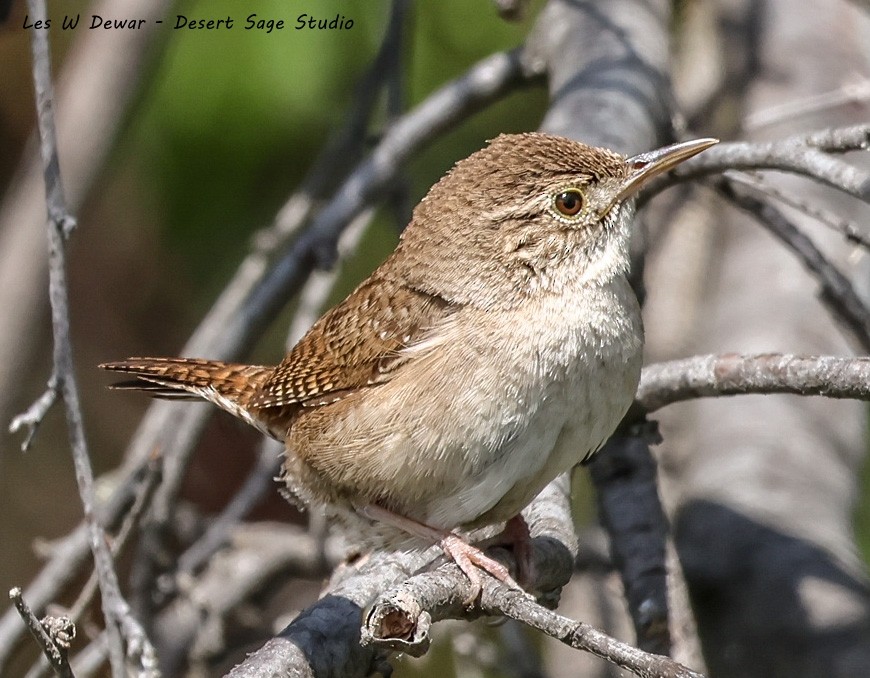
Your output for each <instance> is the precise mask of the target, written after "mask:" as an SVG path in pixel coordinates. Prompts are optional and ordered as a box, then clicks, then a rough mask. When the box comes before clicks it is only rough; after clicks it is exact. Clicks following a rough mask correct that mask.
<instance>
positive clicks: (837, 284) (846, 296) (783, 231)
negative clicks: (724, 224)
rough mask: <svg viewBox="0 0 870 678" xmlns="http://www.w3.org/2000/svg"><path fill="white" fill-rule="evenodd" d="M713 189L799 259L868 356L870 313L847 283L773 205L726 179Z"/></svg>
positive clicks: (837, 316) (836, 315) (824, 297)
mask: <svg viewBox="0 0 870 678" xmlns="http://www.w3.org/2000/svg"><path fill="white" fill-rule="evenodd" d="M716 188H717V190H718V191H719V193H720V195H722V196H724V197H725V198H726V199H727V200H728V201H729V202H731V203H732V204H734V205H735V206H737V207H739V208H740V209H742V210H743V211H745V212H747V213H749V214H751V215H752V216H753V217H755V218H756V219H758V220H759V221H760V222H761V224H762V225H763V226H764V227H765V228H767V230H768V231H770V232H771V233H772V234H773V235H774V236H776V237H777V238H778V239H779V240H780V241H781V242H782V243H783V244H785V245H786V247H788V248H789V249H790V250H792V251H793V252H794V253H795V254H796V255H797V256H798V258H799V259H800V260H801V263H803V265H804V266H806V268H807V269H808V270H809V272H810V273H811V274H812V275H813V277H814V278H816V280H818V281H819V283H820V284H821V287H822V292H821V299H822V301H823V302H824V304H825V306H826V307H827V308H828V309H829V310H830V311H831V312H832V314H833V315H834V318H835V319H837V320H838V321H840V323H841V324H842V325H843V326H844V327H845V328H847V329H848V330H849V331H850V332H851V334H852V336H854V338H855V339H856V340H857V341H858V343H859V345H860V346H861V347H862V348H863V350H864V351H867V352H870V309H868V308H867V306H866V305H865V304H864V302H863V301H862V300H861V297H859V296H858V294H857V293H856V292H855V289H854V287H853V286H852V283H851V282H850V281H849V279H848V278H847V277H846V276H845V275H843V274H842V273H841V272H840V270H839V269H838V268H837V267H836V266H835V265H834V264H833V263H832V262H830V261H829V260H828V258H827V257H825V255H824V254H823V253H822V251H821V250H820V249H819V248H818V247H816V245H815V244H814V243H813V241H812V240H810V239H809V238H808V237H807V236H806V235H804V233H802V232H801V231H800V229H798V227H797V226H795V225H794V224H793V223H792V222H791V221H790V220H789V219H787V218H786V216H785V215H784V214H783V213H782V212H780V211H779V210H778V209H777V208H776V207H774V206H773V205H772V204H770V203H769V202H767V201H765V200H761V199H759V198H756V197H754V196H751V195H747V194H745V193H743V192H740V191H738V190H736V189H735V186H734V184H733V183H731V182H730V181H728V180H727V179H726V180H722V181H717V182H716ZM868 189H870V187H868Z"/></svg>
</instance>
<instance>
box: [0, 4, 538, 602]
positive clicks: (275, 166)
mask: <svg viewBox="0 0 870 678" xmlns="http://www.w3.org/2000/svg"><path fill="white" fill-rule="evenodd" d="M541 4H542V3H541V2H535V3H532V5H531V8H530V9H531V11H529V12H527V13H526V18H525V20H524V21H521V22H518V23H510V22H506V21H503V20H501V19H500V18H499V17H498V16H497V14H496V12H495V9H494V8H493V5H492V4H491V3H489V2H473V3H472V2H466V1H465V0H444V1H441V2H422V3H417V4H415V5H414V8H413V12H412V16H411V17H410V21H409V22H408V25H407V26H406V30H405V32H404V38H405V45H404V57H405V58H404V62H403V64H402V69H403V79H402V80H403V86H404V92H403V98H404V101H405V106H406V108H408V107H412V106H414V105H415V104H416V103H418V102H419V101H421V100H422V99H424V98H425V97H426V96H427V95H428V94H430V93H431V92H432V91H433V90H434V89H435V88H437V87H438V86H440V85H442V84H444V83H445V82H446V81H448V80H449V79H451V78H453V77H456V76H457V75H459V74H461V73H462V72H464V71H465V70H466V69H467V68H468V67H469V66H470V65H471V64H473V63H474V62H475V61H477V60H479V59H481V58H483V57H485V56H487V55H489V54H491V53H493V52H494V51H498V50H504V49H509V48H511V47H514V46H516V45H519V44H521V43H522V41H523V40H524V37H525V35H526V33H527V32H528V30H529V28H530V26H531V22H532V20H533V18H534V15H535V12H536V10H537V8H538V7H539V6H540V5H541ZM388 10H389V3H388V2H387V0H304V1H301V2H294V3H289V4H288V3H286V2H282V1H280V0H256V1H255V2H250V3H244V6H242V5H241V4H239V3H238V2H235V1H234V0H198V1H187V2H180V3H178V4H177V5H176V7H175V8H174V9H173V10H172V11H171V12H170V13H169V19H168V20H167V22H166V24H165V28H164V29H163V32H162V35H161V36H160V39H159V40H158V41H157V43H156V44H154V45H153V47H152V50H151V54H152V58H151V59H150V61H149V62H148V68H149V69H150V70H149V72H148V74H147V75H146V77H145V78H144V79H143V80H142V86H141V87H140V91H139V92H138V93H137V97H136V99H135V102H134V104H133V106H132V107H131V109H130V111H129V114H128V116H127V119H126V121H125V124H124V125H123V127H122V131H121V133H120V135H119V137H118V139H117V142H116V145H115V148H114V151H113V153H112V155H111V157H110V159H109V162H108V163H107V165H106V168H105V170H104V172H103V173H102V175H101V177H100V179H99V180H98V181H97V183H96V184H95V186H94V188H93V189H92V191H91V193H90V197H89V199H88V201H87V203H86V204H85V206H84V208H83V209H82V210H81V211H80V213H79V214H78V215H77V216H78V221H79V229H78V231H77V232H76V233H75V235H74V237H73V239H72V241H71V254H70V262H69V263H70V276H71V286H72V289H71V302H72V323H73V338H74V342H75V346H74V348H75V351H76V361H77V371H78V375H79V379H80V387H81V390H82V399H83V405H84V407H85V416H86V425H87V432H88V435H89V441H90V443H91V448H92V449H91V452H92V455H93V457H94V465H95V469H96V471H97V472H104V471H107V470H109V469H111V468H114V467H115V466H116V465H117V464H118V463H119V461H120V460H121V458H122V455H123V451H124V448H125V445H126V442H127V441H128V440H129V437H130V435H131V434H132V432H133V430H134V429H135V426H136V425H137V423H138V421H139V418H140V417H141V415H142V413H143V411H144V410H145V408H146V407H147V405H148V402H147V399H145V398H141V397H136V396H125V395H119V394H112V393H109V392H108V391H106V389H105V388H104V387H105V385H106V383H107V382H108V380H107V379H106V378H105V376H104V375H102V374H100V373H99V372H98V370H97V369H96V367H95V366H96V364H97V363H99V362H101V361H104V360H109V359H114V358H120V357H124V356H127V355H136V354H139V355H141V354H149V355H155V354H156V355H176V354H177V353H178V352H179V351H180V350H181V347H182V346H183V344H184V342H185V341H186V339H187V338H188V337H189V335H190V334H191V332H192V331H193V329H194V328H195V327H196V325H197V323H198V322H199V320H200V319H201V318H202V316H203V314H204V313H205V312H206V310H207V309H208V308H209V306H210V305H211V303H213V301H214V300H215V298H216V297H217V295H218V294H219V292H220V290H221V289H222V287H223V286H224V285H225V284H226V282H227V280H228V278H229V276H230V275H231V273H232V272H233V271H234V270H235V268H236V266H237V265H238V264H239V262H240V261H241V260H242V259H243V258H244V256H245V254H246V253H247V252H248V249H249V246H250V244H251V239H252V237H253V235H254V234H255V233H256V232H257V230H258V229H260V228H263V227H265V226H267V225H268V224H269V223H271V221H272V219H273V218H274V215H275V213H276V211H277V210H278V209H279V208H280V207H281V205H282V204H283V203H284V201H285V200H286V199H287V197H288V196H289V195H290V193H291V192H292V191H293V188H294V186H296V185H297V184H298V182H299V180H300V179H301V178H302V176H303V175H304V174H305V172H306V170H307V169H308V167H309V165H310V163H311V162H312V160H313V158H314V157H315V155H316V154H317V152H318V151H319V150H320V149H321V148H322V147H323V145H324V144H325V143H326V141H327V139H328V138H329V136H330V133H331V132H332V131H334V130H335V129H336V127H337V126H338V125H339V124H340V123H341V121H342V120H343V119H344V116H345V114H346V111H347V109H348V107H349V105H350V103H351V101H352V98H353V96H354V92H355V86H356V83H357V81H358V79H359V78H360V76H361V74H362V73H363V72H364V70H365V69H366V68H367V67H368V65H369V64H370V63H371V60H372V59H373V57H374V55H375V53H376V51H377V48H378V45H379V43H380V41H381V39H382V37H383V33H384V29H385V25H386V20H387V17H388ZM93 11H95V10H94V8H93V6H91V5H89V3H87V2H83V1H81V0H64V1H63V2H49V16H50V17H51V18H52V21H53V24H54V25H53V27H52V29H50V37H51V43H52V49H53V56H54V64H55V76H56V78H60V77H61V76H62V73H63V67H64V62H65V58H66V56H67V55H68V53H69V51H70V49H71V47H72V46H73V43H74V41H75V40H76V39H81V38H84V37H85V36H86V35H87V34H88V32H89V31H87V30H86V26H87V25H88V24H89V21H90V14H91V13H92V12H93ZM76 12H81V14H82V19H81V23H80V25H79V28H78V29H77V31H62V30H60V29H59V28H58V25H59V24H60V18H61V17H62V16H63V15H64V14H70V15H71V14H74V13H76ZM253 12H256V13H257V15H258V18H275V19H278V18H283V19H284V20H285V23H286V24H287V25H288V28H285V29H284V30H283V31H273V32H272V33H271V34H266V33H265V32H261V31H246V30H243V26H244V19H245V17H246V16H247V15H248V14H250V13H253ZM303 13H307V14H309V15H312V16H316V17H322V18H332V17H334V16H336V15H338V16H344V17H346V18H348V19H352V20H353V22H354V25H353V28H352V29H350V30H300V31H297V30H294V29H293V26H294V25H295V21H296V17H297V16H299V15H300V14H303ZM176 14H183V15H185V16H187V17H189V18H191V19H196V18H205V19H209V18H221V17H225V16H227V15H230V16H233V17H234V19H235V26H234V29H233V30H230V31H189V30H184V29H182V30H172V28H171V26H172V25H174V22H175V16H176ZM25 16H26V10H25V7H24V2H18V1H17V0H16V1H15V2H14V3H13V7H12V10H11V13H10V16H9V18H8V19H7V21H6V22H5V23H4V24H0V64H2V66H0V149H2V151H0V185H2V186H3V187H4V188H5V187H7V186H9V185H10V183H11V181H12V180H13V177H14V173H15V171H16V168H17V167H18V165H19V162H21V160H22V158H23V157H24V155H25V149H26V148H27V145H28V139H29V138H30V135H31V133H32V130H33V126H34V122H35V112H34V100H33V87H32V83H31V71H30V64H31V61H30V52H29V49H30V47H29V31H26V30H24V29H23V25H24V20H25ZM116 18H127V17H116ZM97 30H101V29H97ZM546 103H547V97H546V92H545V91H544V90H543V89H542V88H538V89H530V90H525V91H522V92H519V93H517V94H514V95H512V96H511V97H509V98H508V99H506V100H504V101H502V102H500V103H499V104H497V105H495V106H491V107H488V108H487V109H486V110H485V111H482V112H481V113H479V114H477V115H475V116H474V117H472V118H471V119H470V120H468V121H467V122H466V123H464V124H463V125H462V126H461V128H458V129H455V130H453V131H451V132H450V133H448V134H446V135H443V136H441V137H439V139H438V140H437V142H436V143H435V144H434V145H433V146H431V147H429V148H427V149H426V150H425V151H424V152H422V153H420V154H418V155H417V156H416V157H415V159H414V161H413V162H412V163H411V164H410V166H409V167H408V169H407V172H406V174H405V177H404V178H405V184H404V186H403V190H404V191H405V192H406V194H407V195H406V199H405V200H404V201H403V204H405V205H407V206H408V209H409V208H410V206H412V205H413V204H415V203H416V202H417V201H418V200H419V198H420V197H422V195H423V194H424V193H425V191H426V190H427V188H428V187H429V186H430V185H431V184H432V183H434V181H436V180H437V179H438V177H439V176H440V175H441V174H443V173H444V171H445V170H447V169H448V168H449V167H450V166H451V165H452V163H453V162H455V161H456V160H457V159H459V158H461V157H464V156H466V155H468V154H469V153H470V152H472V151H473V150H475V149H477V148H479V147H481V146H482V145H483V144H484V142H485V140H486V139H489V138H491V137H493V136H495V135H497V134H498V133H500V132H510V131H522V130H531V129H534V128H535V127H537V124H538V122H539V120H540V117H541V115H542V113H543V111H544V110H545V107H546ZM382 108H383V107H382ZM376 119H378V120H380V121H383V120H384V119H385V113H384V112H383V111H381V113H380V114H379V116H376ZM378 133H379V130H378V129H377V128H374V129H371V130H370V134H371V136H372V141H374V140H375V139H376V136H377V134H378ZM61 164H62V165H63V158H61ZM408 216H409V214H408V213H407V210H405V213H404V214H400V215H397V213H396V210H389V209H384V210H381V212H380V213H379V214H378V215H377V217H376V219H375V221H374V222H373V223H372V225H371V226H370V228H369V229H368V232H367V235H366V236H365V238H364V240H363V243H362V245H361V247H360V248H359V250H358V251H357V252H355V253H354V255H353V256H352V257H351V258H350V260H349V261H348V262H347V263H346V265H345V267H344V269H343V274H342V278H341V280H340V281H339V284H338V285H337V287H336V290H335V292H334V295H333V296H334V298H333V301H335V300H337V299H338V298H340V297H341V296H343V295H345V294H346V293H347V292H348V291H349V290H350V289H352V288H353V286H355V285H356V283H357V282H359V281H360V280H361V279H362V278H363V277H365V276H366V275H367V274H368V273H369V272H370V271H371V270H372V269H373V268H374V266H375V265H376V264H377V263H378V262H379V261H380V260H382V259H383V257H384V256H386V254H387V253H388V252H389V251H390V250H391V249H392V248H393V246H394V245H395V242H396V238H397V236H398V231H399V228H400V227H401V225H404V220H406V218H407V217H408ZM400 222H401V223H400ZM21 265H22V266H28V265H29V263H28V262H22V264H21ZM288 301H289V300H288ZM291 313H292V303H291V304H290V305H289V306H288V309H287V311H286V312H285V313H284V314H282V317H281V318H279V320H278V321H277V322H276V323H274V325H273V327H272V328H271V329H270V331H269V332H268V334H267V335H266V336H265V337H264V339H263V341H261V342H260V345H259V346H258V347H257V349H256V352H255V353H256V359H258V360H261V361H264V362H266V361H278V360H279V359H280V357H281V356H282V354H283V343H284V341H285V338H286V330H287V326H288V320H289V318H290V315H291ZM27 343H28V344H29V346H28V347H26V348H23V349H22V359H23V360H27V362H28V364H27V369H26V371H25V372H26V374H27V375H28V376H27V380H26V382H25V383H21V384H16V385H15V386H14V388H15V390H16V391H17V392H18V394H17V396H16V399H15V403H14V407H13V408H12V411H10V412H3V413H2V418H3V425H2V427H0V496H2V497H3V511H2V512H0V544H2V548H0V588H2V589H3V590H6V589H8V588H10V587H11V586H13V585H16V584H26V583H27V582H28V581H29V580H30V579H31V578H32V576H33V574H34V573H35V572H36V569H37V566H38V558H37V555H36V554H34V550H33V547H32V543H31V542H32V539H33V535H41V536H43V537H44V538H45V539H48V540H51V539H53V538H57V537H60V536H62V535H63V534H65V533H66V532H67V531H68V530H69V529H70V528H72V527H73V526H74V525H76V524H77V523H78V521H79V520H80V519H81V508H80V502H79V500H78V495H77V492H76V488H75V482H74V476H73V472H72V464H71V461H70V454H69V450H68V446H67V442H66V430H65V426H64V422H63V417H62V415H61V412H60V411H59V410H55V411H54V412H52V413H51V414H50V416H49V417H48V419H47V420H46V423H45V424H44V426H43V427H42V429H41V430H40V432H39V434H38V437H37V439H36V442H35V445H34V447H33V448H32V449H31V450H30V451H28V452H27V453H26V454H21V453H20V451H19V448H18V446H19V444H20V437H19V436H11V435H10V434H9V433H8V431H7V424H8V422H9V420H10V418H11V417H12V416H14V414H15V413H17V412H19V411H21V410H23V409H24V408H26V407H27V406H28V404H29V403H30V402H31V401H32V399H33V398H34V397H35V396H37V395H38V394H39V393H41V392H42V390H43V388H44V385H45V381H46V379H47V378H48V376H49V372H50V364H51V363H50V361H51V358H50V355H51V353H50V351H51V345H50V323H49V315H48V309H47V307H44V308H42V309H41V310H40V319H39V323H38V332H37V333H36V334H35V335H34V336H32V337H30V338H29V340H28V342H27ZM212 428H213V429H214V430H213V431H212V432H211V433H210V434H209V435H207V436H206V438H205V441H204V442H203V445H202V448H203V449H202V451H201V454H199V455H198V457H197V459H196V461H195V462H194V464H193V465H192V467H191V469H190V472H189V473H188V479H187V483H188V487H187V488H186V494H187V495H188V497H189V498H191V499H193V500H195V501H196V502H197V503H198V505H199V506H200V507H201V508H203V509H204V510H205V511H209V510H216V509H217V508H218V507H219V506H221V505H222V502H223V501H224V500H225V498H226V497H227V496H229V494H230V493H231V492H232V491H233V490H234V489H235V488H236V487H237V486H238V484H239V483H240V482H241V480H242V478H243V477H244V473H245V470H246V469H247V468H248V467H250V465H251V464H252V462H253V459H254V451H255V449H256V445H257V442H258V437H257V436H256V434H251V432H250V431H247V430H245V427H243V426H239V425H237V424H236V423H235V422H234V421H231V420H230V419H229V418H225V417H219V418H218V419H217V421H216V422H215V423H214V425H213V427H212ZM275 497H276V501H275V504H276V505H275V506H273V507H272V508H271V510H272V511H273V512H278V513H281V512H282V511H283V512H285V513H286V511H287V509H286V508H283V507H281V503H282V502H281V500H280V499H278V498H277V493H275ZM264 510H269V509H268V508H267V509H264ZM4 607H5V606H4Z"/></svg>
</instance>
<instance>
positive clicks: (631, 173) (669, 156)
mask: <svg viewBox="0 0 870 678" xmlns="http://www.w3.org/2000/svg"><path fill="white" fill-rule="evenodd" d="M718 143H719V140H718V139H694V140H693V141H683V142H680V143H679V144H671V145H670V146H665V147H664V148H657V149H656V150H654V151H648V152H647V153H641V154H640V155H634V156H632V157H630V158H628V159H627V160H626V161H625V168H626V179H625V183H623V185H622V190H620V192H619V195H618V196H617V198H616V201H619V200H625V199H626V198H629V197H631V196H632V195H634V194H635V193H637V192H638V191H639V190H640V189H641V187H642V186H644V185H645V184H646V183H647V182H648V181H649V180H650V179H652V178H653V177H657V176H658V175H659V174H664V173H665V172H667V171H668V170H670V169H673V168H674V167H676V166H677V165H679V164H680V163H681V162H683V161H684V160H688V159H689V158H691V157H692V156H695V155H698V153H700V152H701V151H704V150H707V149H708V148H710V146H715V145H716V144H718ZM616 201H614V202H616Z"/></svg>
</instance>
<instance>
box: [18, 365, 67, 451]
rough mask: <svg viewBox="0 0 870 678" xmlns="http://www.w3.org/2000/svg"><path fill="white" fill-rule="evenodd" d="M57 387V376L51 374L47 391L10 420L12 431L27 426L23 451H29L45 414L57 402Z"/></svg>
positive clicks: (22, 445) (22, 446) (22, 444)
mask: <svg viewBox="0 0 870 678" xmlns="http://www.w3.org/2000/svg"><path fill="white" fill-rule="evenodd" d="M57 387H58V383H57V378H56V377H55V376H54V375H51V378H50V379H49V380H48V385H47V386H46V388H45V392H44V393H43V394H42V395H41V396H39V398H37V399H36V400H35V401H34V402H33V404H32V405H31V406H30V407H28V408H27V410H26V411H25V412H22V413H21V414H19V415H18V416H16V417H15V418H14V419H13V420H12V421H11V422H10V424H9V432H10V433H17V432H18V431H19V430H21V429H22V428H27V435H26V436H24V440H23V441H22V443H21V451H22V452H27V450H29V449H30V445H31V443H33V438H34V437H35V436H36V432H37V431H38V430H39V426H40V424H42V420H43V419H45V415H47V414H48V412H49V410H51V408H52V406H53V405H54V404H55V403H56V402H57V397H58V394H59V392H58V388H57Z"/></svg>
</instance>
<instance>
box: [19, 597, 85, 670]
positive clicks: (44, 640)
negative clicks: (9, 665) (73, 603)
mask: <svg viewBox="0 0 870 678" xmlns="http://www.w3.org/2000/svg"><path fill="white" fill-rule="evenodd" d="M9 598H10V599H11V600H12V602H13V603H14V604H15V609H16V610H18V614H20V615H21V618H22V619H23V620H24V623H25V624H26V626H27V628H28V630H29V631H30V633H31V634H32V635H33V637H34V638H35V639H36V642H37V643H39V646H40V647H41V648H42V652H43V654H44V655H45V656H46V658H47V659H48V661H49V663H50V664H51V667H52V668H53V669H54V672H55V673H56V674H57V675H58V676H61V678H74V676H73V672H72V669H71V668H70V666H69V662H68V661H67V658H66V649H65V648H62V647H60V646H58V644H57V643H56V642H55V640H54V638H52V637H51V636H50V635H49V633H48V631H47V630H46V628H45V627H44V626H43V625H42V623H41V622H40V621H39V620H38V619H37V618H36V616H35V615H34V614H33V612H32V611H31V610H30V607H29V606H28V605H27V603H26V602H25V600H24V598H23V597H22V595H21V589H20V588H18V587H17V586H16V587H15V588H13V589H12V590H11V591H9ZM73 628H75V627H73Z"/></svg>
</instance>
